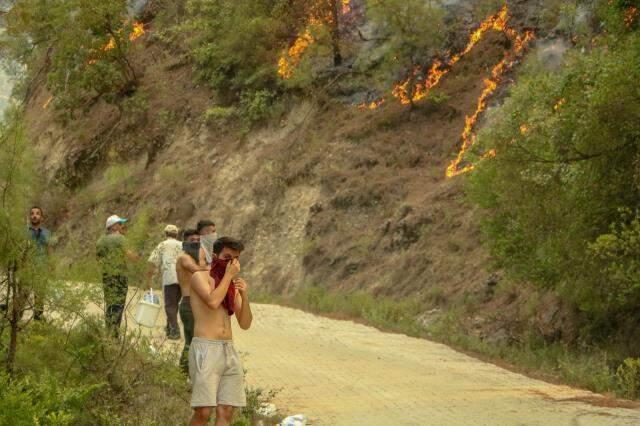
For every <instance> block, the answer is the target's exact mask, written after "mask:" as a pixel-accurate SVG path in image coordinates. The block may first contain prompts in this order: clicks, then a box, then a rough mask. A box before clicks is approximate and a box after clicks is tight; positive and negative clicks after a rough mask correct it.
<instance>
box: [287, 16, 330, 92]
mask: <svg viewBox="0 0 640 426" xmlns="http://www.w3.org/2000/svg"><path fill="white" fill-rule="evenodd" d="M319 24H320V21H319V20H318V19H316V18H314V17H311V19H309V24H308V25H307V27H306V28H305V29H304V31H303V32H302V34H300V35H299V36H298V38H296V40H295V41H294V42H293V45H292V46H291V47H290V48H289V49H288V50H287V52H286V53H285V54H283V55H282V56H280V59H278V75H279V76H280V77H282V78H283V79H285V80H287V79H289V78H291V76H292V75H293V70H294V69H295V67H296V66H297V65H298V63H299V62H300V58H301V57H302V54H303V53H304V52H305V50H307V48H308V47H309V46H310V45H311V44H312V43H313V42H315V39H314V38H313V35H312V34H311V27H312V26H314V25H319Z"/></svg>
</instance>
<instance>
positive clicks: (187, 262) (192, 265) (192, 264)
mask: <svg viewBox="0 0 640 426" xmlns="http://www.w3.org/2000/svg"><path fill="white" fill-rule="evenodd" d="M178 263H179V264H180V266H181V267H182V268H183V269H185V270H187V271H189V272H191V273H192V274H195V273H196V272H200V271H208V270H209V267H208V266H206V265H198V264H197V263H196V261H195V260H193V257H191V256H189V255H188V254H183V255H181V256H180V257H179V258H178Z"/></svg>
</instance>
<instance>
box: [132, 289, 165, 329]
mask: <svg viewBox="0 0 640 426" xmlns="http://www.w3.org/2000/svg"><path fill="white" fill-rule="evenodd" d="M160 309H161V306H160V299H159V298H158V296H156V295H154V294H153V290H149V293H147V294H145V295H144V297H143V298H142V300H140V301H139V302H138V308H137V310H136V317H135V320H136V322H137V323H138V324H140V325H142V326H144V327H150V328H151V327H155V325H156V320H157V319H158V315H159V314H160Z"/></svg>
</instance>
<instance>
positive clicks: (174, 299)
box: [147, 225, 182, 340]
mask: <svg viewBox="0 0 640 426" xmlns="http://www.w3.org/2000/svg"><path fill="white" fill-rule="evenodd" d="M178 233H179V232H178V227H177V226H175V225H167V226H165V227H164V235H165V236H166V237H167V239H166V240H164V241H162V242H161V243H160V244H158V245H157V247H156V248H155V249H154V250H153V251H152V252H151V255H150V256H149V259H147V261H148V262H149V264H150V268H149V272H148V285H149V288H151V287H152V282H153V276H154V275H155V273H156V272H157V271H158V270H159V271H160V274H161V276H162V291H163V293H164V311H165V312H166V314H167V328H166V332H167V338H169V339H171V340H178V339H180V329H179V328H178V304H179V303H180V298H181V297H182V294H181V292H180V285H179V284H178V276H177V274H176V261H177V259H178V256H180V255H181V254H182V242H181V241H178Z"/></svg>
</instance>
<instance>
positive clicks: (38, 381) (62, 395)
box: [0, 374, 100, 426]
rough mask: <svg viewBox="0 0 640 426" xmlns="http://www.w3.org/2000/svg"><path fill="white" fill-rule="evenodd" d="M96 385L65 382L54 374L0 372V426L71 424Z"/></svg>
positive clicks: (76, 420)
mask: <svg viewBox="0 0 640 426" xmlns="http://www.w3.org/2000/svg"><path fill="white" fill-rule="evenodd" d="M99 387H100V385H72V386H69V385H65V384H63V383H61V382H60V381H59V379H58V378H57V377H55V376H52V375H49V374H46V375H44V376H41V377H38V378H36V377H33V376H30V375H26V376H24V377H22V378H20V379H19V380H9V377H8V376H7V375H5V374H0V425H3V426H4V425H7V426H9V425H11V426H19V425H25V426H27V425H33V424H46V425H71V424H76V423H77V422H78V420H79V419H80V417H81V416H80V413H81V412H82V409H83V406H84V405H85V404H86V403H87V401H88V400H89V398H90V397H91V396H92V394H93V393H94V392H95V391H96V389H98V388H99Z"/></svg>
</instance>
